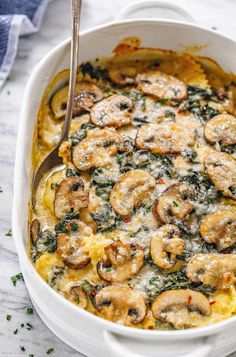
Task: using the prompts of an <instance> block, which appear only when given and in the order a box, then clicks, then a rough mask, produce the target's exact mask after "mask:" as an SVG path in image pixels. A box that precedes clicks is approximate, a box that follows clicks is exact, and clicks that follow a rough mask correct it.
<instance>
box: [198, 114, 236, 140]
mask: <svg viewBox="0 0 236 357" xmlns="http://www.w3.org/2000/svg"><path fill="white" fill-rule="evenodd" d="M205 136H206V138H207V140H208V141H210V142H211V143H216V142H221V143H223V144H224V145H233V144H236V118H235V117H234V116H233V115H230V114H219V115H216V116H215V117H213V118H212V119H211V120H209V121H208V122H207V124H206V126H205Z"/></svg>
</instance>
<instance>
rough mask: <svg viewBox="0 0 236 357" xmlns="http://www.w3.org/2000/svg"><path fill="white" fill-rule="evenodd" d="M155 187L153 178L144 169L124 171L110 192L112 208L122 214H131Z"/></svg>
mask: <svg viewBox="0 0 236 357" xmlns="http://www.w3.org/2000/svg"><path fill="white" fill-rule="evenodd" d="M154 187H155V179H154V178H153V177H152V176H151V175H150V174H149V173H148V172H146V171H144V170H132V171H128V172H126V173H125V174H124V175H123V176H122V177H121V178H120V179H119V180H118V181H117V182H116V184H115V186H114V187H113V188H112V190H111V193H110V203H111V205H112V207H113V209H114V210H115V211H116V212H117V213H119V214H120V215H122V216H128V215H129V214H131V212H132V210H133V208H134V207H138V206H139V205H141V203H142V202H143V201H144V200H145V199H147V198H148V196H149V195H150V193H151V191H152V190H153V188H154Z"/></svg>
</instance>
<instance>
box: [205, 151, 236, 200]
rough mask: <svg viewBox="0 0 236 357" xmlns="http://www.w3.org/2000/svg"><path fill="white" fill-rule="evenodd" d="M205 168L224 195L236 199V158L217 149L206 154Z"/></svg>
mask: <svg viewBox="0 0 236 357" xmlns="http://www.w3.org/2000/svg"><path fill="white" fill-rule="evenodd" d="M205 168H206V172H207V174H208V176H209V177H210V179H211V181H212V182H213V184H214V185H215V186H216V187H217V188H218V189H219V190H220V191H221V192H222V193H223V195H224V196H226V197H230V198H232V199H233V200H236V160H235V159H234V158H233V157H232V156H231V155H230V154H227V153H224V152H217V151H215V152H212V153H210V154H209V155H208V156H206V158H205Z"/></svg>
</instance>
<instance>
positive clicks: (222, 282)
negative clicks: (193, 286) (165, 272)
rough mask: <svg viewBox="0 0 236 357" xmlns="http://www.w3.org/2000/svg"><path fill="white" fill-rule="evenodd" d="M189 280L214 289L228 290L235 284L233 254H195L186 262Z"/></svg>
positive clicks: (235, 268) (234, 260) (234, 257)
mask: <svg viewBox="0 0 236 357" xmlns="http://www.w3.org/2000/svg"><path fill="white" fill-rule="evenodd" d="M186 273H187V276H188V278H189V280H191V281H193V282H201V283H204V284H209V285H211V286H212V287H213V288H216V289H228V288H229V287H230V286H232V285H233V284H235V281H236V280H235V274H236V255H235V254H197V255H194V256H193V257H192V258H191V259H190V260H189V262H188V264H187V268H186Z"/></svg>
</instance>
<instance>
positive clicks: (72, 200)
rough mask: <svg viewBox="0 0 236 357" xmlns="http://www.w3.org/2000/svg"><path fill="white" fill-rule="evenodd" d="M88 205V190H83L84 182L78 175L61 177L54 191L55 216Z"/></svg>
mask: <svg viewBox="0 0 236 357" xmlns="http://www.w3.org/2000/svg"><path fill="white" fill-rule="evenodd" d="M87 206H88V192H87V191H85V190H84V182H83V180H81V179H80V178H79V177H78V176H72V177H68V178H65V179H63V180H62V181H61V182H60V184H59V186H58V187H57V189H56V192H55V201H54V210H55V215H56V217H57V218H63V217H64V216H65V215H66V214H68V213H72V212H78V211H79V210H80V208H82V207H87Z"/></svg>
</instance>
